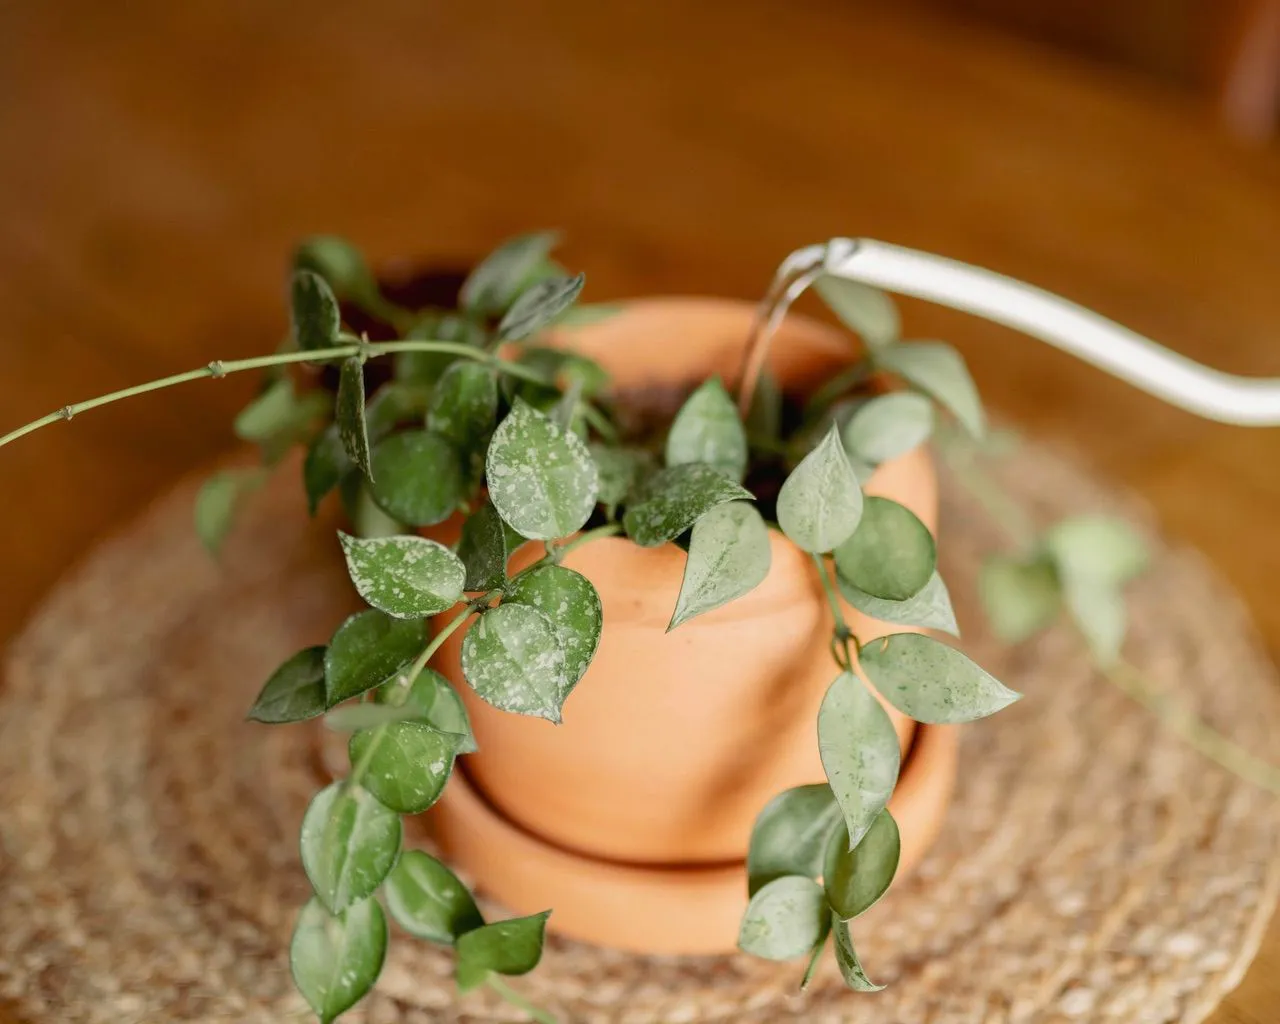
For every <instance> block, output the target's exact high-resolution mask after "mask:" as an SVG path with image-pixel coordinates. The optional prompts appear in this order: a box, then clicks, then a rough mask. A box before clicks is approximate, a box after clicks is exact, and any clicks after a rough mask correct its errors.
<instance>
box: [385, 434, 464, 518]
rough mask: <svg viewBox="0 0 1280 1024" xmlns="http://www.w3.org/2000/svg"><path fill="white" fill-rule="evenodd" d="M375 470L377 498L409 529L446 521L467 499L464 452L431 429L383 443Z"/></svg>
mask: <svg viewBox="0 0 1280 1024" xmlns="http://www.w3.org/2000/svg"><path fill="white" fill-rule="evenodd" d="M372 468H373V481H372V484H371V493H372V494H373V500H374V501H376V502H377V503H378V507H379V508H381V509H382V510H383V511H384V512H386V513H387V514H388V515H392V516H394V517H395V518H396V519H398V520H400V521H401V522H404V523H408V524H409V525H410V526H434V525H435V524H436V523H442V522H444V521H445V520H446V519H448V518H449V516H451V515H452V514H453V512H454V510H455V509H456V508H457V507H458V505H459V504H461V502H462V501H463V499H464V498H465V497H466V490H467V488H466V483H465V478H464V473H463V464H462V457H461V454H460V453H459V451H458V450H457V448H455V447H454V446H453V444H451V443H450V442H449V440H448V439H447V438H444V437H441V436H440V435H439V434H435V433H432V432H430V431H427V430H406V431H404V432H403V433H400V434H392V435H391V436H390V437H388V438H387V439H386V440H384V441H382V442H380V443H379V444H378V446H377V447H376V448H374V450H373V462H372Z"/></svg>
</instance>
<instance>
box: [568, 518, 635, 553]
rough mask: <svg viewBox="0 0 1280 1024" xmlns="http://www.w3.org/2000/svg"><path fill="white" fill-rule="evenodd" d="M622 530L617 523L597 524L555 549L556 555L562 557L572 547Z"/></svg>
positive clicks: (578, 546) (613, 534) (614, 534)
mask: <svg viewBox="0 0 1280 1024" xmlns="http://www.w3.org/2000/svg"><path fill="white" fill-rule="evenodd" d="M621 532H622V526H621V525H620V524H618V523H605V524H604V525H603V526H597V527H595V528H593V529H590V530H588V531H587V532H586V533H580V534H578V536H576V537H574V538H573V540H571V541H569V543H568V544H565V545H564V546H563V547H560V548H557V549H556V554H557V556H558V557H560V558H563V557H564V556H565V555H567V554H568V553H569V552H570V551H572V550H574V548H580V547H582V545H583V544H590V543H591V542H592V541H593V540H599V539H600V538H601V537H613V536H616V535H617V534H619V533H621Z"/></svg>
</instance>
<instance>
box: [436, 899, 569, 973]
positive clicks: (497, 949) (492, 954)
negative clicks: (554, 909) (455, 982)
mask: <svg viewBox="0 0 1280 1024" xmlns="http://www.w3.org/2000/svg"><path fill="white" fill-rule="evenodd" d="M550 916H551V911H549V910H544V911H543V912H542V913H540V914H530V915H529V916H528V917H515V918H512V919H511V920H509V921H496V922H494V923H493V924H486V925H484V926H482V927H480V928H473V929H472V930H471V931H468V932H464V933H463V934H462V935H459V936H458V940H457V942H455V943H454V949H455V950H456V951H457V954H458V975H459V980H460V981H461V980H462V979H463V978H464V977H466V978H470V979H475V978H477V977H478V978H480V979H483V977H484V976H485V975H487V974H488V972H490V971H493V972H495V973H497V974H509V975H512V974H528V973H529V972H530V971H531V970H533V969H534V968H535V967H537V966H538V961H539V960H541V959H542V943H543V940H544V939H545V937H546V931H547V918H548V917H550Z"/></svg>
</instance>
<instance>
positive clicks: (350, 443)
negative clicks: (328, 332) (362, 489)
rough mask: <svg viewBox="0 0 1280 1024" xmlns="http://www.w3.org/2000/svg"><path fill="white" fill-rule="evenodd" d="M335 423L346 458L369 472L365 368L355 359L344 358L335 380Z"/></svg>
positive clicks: (353, 357)
mask: <svg viewBox="0 0 1280 1024" xmlns="http://www.w3.org/2000/svg"><path fill="white" fill-rule="evenodd" d="M335 409H336V411H335V414H334V421H335V422H336V423H337V425H338V436H339V438H341V440H342V448H343V450H344V451H345V452H346V453H347V458H349V459H350V460H351V461H352V462H354V463H355V464H356V465H357V466H359V467H360V468H361V469H362V470H364V473H365V476H368V475H369V473H370V469H369V430H368V428H367V427H366V426H365V421H364V365H363V364H362V363H361V362H360V360H359V359H357V358H356V357H355V356H352V357H351V358H349V359H344V360H343V362H342V372H341V375H340V376H339V378H338V399H337V404H336V406H335Z"/></svg>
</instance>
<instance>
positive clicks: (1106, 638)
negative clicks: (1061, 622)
mask: <svg viewBox="0 0 1280 1024" xmlns="http://www.w3.org/2000/svg"><path fill="white" fill-rule="evenodd" d="M1063 599H1064V601H1065V603H1066V606H1067V614H1068V615H1070V616H1071V621H1072V622H1074V623H1075V624H1076V628H1077V629H1079V630H1080V633H1081V635H1082V636H1083V637H1084V639H1085V642H1086V643H1087V644H1088V645H1089V650H1090V651H1092V652H1093V656H1094V658H1095V659H1097V661H1098V663H1099V664H1100V665H1102V666H1103V667H1104V668H1107V667H1110V666H1111V665H1113V664H1115V662H1116V660H1117V659H1118V658H1119V657H1120V648H1121V647H1122V646H1123V645H1124V634H1125V629H1126V628H1127V625H1128V615H1127V614H1126V611H1125V606H1124V595H1123V594H1121V593H1120V591H1119V589H1118V588H1117V587H1114V586H1107V585H1105V584H1099V583H1095V582H1091V581H1079V582H1077V581H1072V580H1068V581H1067V583H1066V584H1065V586H1064V587H1063Z"/></svg>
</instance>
